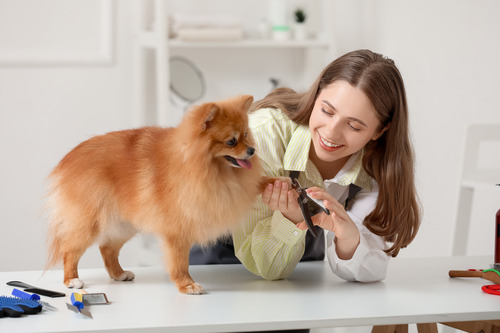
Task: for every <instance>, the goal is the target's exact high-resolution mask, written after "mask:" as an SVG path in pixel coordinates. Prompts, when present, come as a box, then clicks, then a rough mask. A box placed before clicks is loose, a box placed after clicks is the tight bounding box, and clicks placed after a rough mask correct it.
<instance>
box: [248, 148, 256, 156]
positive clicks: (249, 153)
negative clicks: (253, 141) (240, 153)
mask: <svg viewBox="0 0 500 333" xmlns="http://www.w3.org/2000/svg"><path fill="white" fill-rule="evenodd" d="M254 153H255V148H253V147H248V148H247V154H248V156H253V154H254Z"/></svg>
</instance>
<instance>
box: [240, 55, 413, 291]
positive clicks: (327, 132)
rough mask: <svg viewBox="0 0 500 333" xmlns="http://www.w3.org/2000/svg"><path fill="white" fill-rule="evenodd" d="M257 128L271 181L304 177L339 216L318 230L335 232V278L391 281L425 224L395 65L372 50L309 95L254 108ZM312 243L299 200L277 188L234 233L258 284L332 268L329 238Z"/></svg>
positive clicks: (320, 222) (283, 96)
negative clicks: (392, 267) (392, 262)
mask: <svg viewBox="0 0 500 333" xmlns="http://www.w3.org/2000/svg"><path fill="white" fill-rule="evenodd" d="M250 126H251V128H252V132H253V135H254V137H255V140H256V142H257V147H258V153H259V157H260V159H261V160H262V164H263V166H264V168H265V172H266V174H267V175H268V176H271V177H283V176H285V177H288V176H290V173H292V175H293V176H294V177H295V176H297V175H298V181H299V183H300V184H301V185H302V186H303V187H309V189H308V193H309V195H310V196H311V197H313V198H315V199H319V200H321V201H323V202H324V205H325V206H326V208H328V209H329V210H330V212H331V214H330V215H326V214H325V213H320V214H317V215H316V216H314V217H313V222H314V224H315V225H317V226H318V227H320V228H321V229H322V230H327V231H328V235H327V238H326V242H327V244H326V248H327V255H328V261H329V263H330V266H331V268H332V271H333V272H334V273H335V274H337V275H338V276H340V277H341V278H343V279H345V280H348V281H379V280H382V279H384V278H385V275H386V271H387V265H388V262H389V258H390V256H393V257H395V256H396V255H397V254H398V253H399V251H400V249H401V248H404V247H406V246H407V245H408V244H410V242H411V241H412V240H413V239H414V237H415V235H416V233H417V230H418V227H419V223H420V219H419V205H418V202H417V195H416V191H415V184H414V170H413V168H414V157H413V150H412V147H411V144H410V139H409V133H408V132H409V130H408V108H407V103H406V93H405V88H404V84H403V80H402V77H401V74H400V72H399V71H398V69H397V68H396V66H395V64H394V62H393V61H392V60H390V59H388V58H386V57H384V56H382V55H380V54H377V53H374V52H371V51H369V50H358V51H353V52H350V53H347V54H345V55H344V56H342V57H340V58H338V59H336V60H335V61H333V62H332V63H331V64H329V65H328V66H327V67H326V68H325V69H324V70H323V72H322V73H321V75H320V76H319V77H318V79H317V80H316V81H315V82H314V84H313V85H312V86H311V88H310V89H309V90H308V91H306V92H305V93H297V92H295V91H293V90H292V89H288V88H278V89H276V90H274V91H273V92H271V93H270V94H269V95H268V96H266V97H265V98H264V99H262V100H260V101H258V102H256V103H254V105H253V112H252V113H251V114H250ZM353 189H354V190H353ZM349 193H351V194H349ZM308 234H309V232H308V231H307V226H306V225H305V223H304V218H303V216H302V212H301V210H300V207H299V204H298V202H297V193H296V192H295V191H294V190H292V189H291V188H289V185H288V184H287V182H279V181H277V182H275V183H274V184H270V185H269V186H268V187H267V188H266V189H265V191H264V192H263V193H262V198H261V199H259V200H258V202H257V203H256V205H255V208H254V210H253V211H252V212H251V214H249V215H248V217H247V218H246V219H245V221H244V223H243V225H242V227H241V228H240V229H239V230H237V231H235V232H234V233H233V241H234V249H235V254H236V257H237V258H238V259H239V260H240V261H241V262H242V263H243V265H244V266H245V267H246V268H247V269H248V270H249V271H251V272H253V273H254V274H257V275H259V276H261V277H263V278H265V279H269V280H275V279H283V278H286V277H287V276H288V275H290V274H291V273H292V271H293V269H294V268H295V266H296V265H297V263H298V262H299V261H300V260H301V259H303V258H305V259H313V260H314V259H322V258H323V253H324V252H323V251H324V243H323V239H324V237H323V235H322V234H320V236H319V237H317V238H313V237H310V236H308Z"/></svg>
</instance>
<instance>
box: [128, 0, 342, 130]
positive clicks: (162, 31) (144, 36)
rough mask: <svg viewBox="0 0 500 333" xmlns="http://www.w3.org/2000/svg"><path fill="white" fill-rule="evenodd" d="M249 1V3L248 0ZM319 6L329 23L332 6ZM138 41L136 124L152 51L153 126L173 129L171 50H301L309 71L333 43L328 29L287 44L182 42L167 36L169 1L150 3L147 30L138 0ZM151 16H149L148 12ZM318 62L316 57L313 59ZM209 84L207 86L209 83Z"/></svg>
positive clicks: (139, 120)
mask: <svg viewBox="0 0 500 333" xmlns="http://www.w3.org/2000/svg"><path fill="white" fill-rule="evenodd" d="M249 1H250V0H249ZM320 1H321V6H322V12H323V13H325V14H324V15H325V19H324V22H328V19H327V14H326V13H331V10H332V9H331V4H330V1H329V0H320ZM137 5H138V8H137V15H138V20H137V29H136V30H137V31H136V33H137V39H136V47H135V48H136V50H135V52H136V59H137V60H136V61H137V66H136V85H137V86H136V89H135V91H136V93H137V96H136V106H135V109H136V119H135V121H136V123H137V125H143V124H144V113H145V110H146V88H145V87H146V80H147V79H148V78H147V73H146V70H145V68H146V57H145V51H147V50H151V51H153V52H154V59H155V60H154V61H155V64H156V68H155V80H154V88H153V89H154V90H155V92H156V94H155V99H156V101H155V104H156V105H155V110H154V113H155V118H156V125H160V126H172V125H175V124H172V122H171V121H170V119H171V118H173V119H178V118H179V117H178V115H177V117H171V116H172V114H171V112H172V110H173V109H172V107H171V103H170V89H169V87H170V69H169V61H168V60H169V58H170V54H171V50H174V49H193V50H195V49H208V48H209V49H221V50H222V49H227V48H251V49H254V50H258V49H283V48H291V49H302V50H304V51H305V54H306V56H305V61H304V62H305V63H304V70H305V71H308V70H309V69H310V68H311V66H310V65H311V64H312V59H313V58H314V57H315V55H316V54H317V52H318V51H320V52H323V54H326V53H327V51H328V50H329V49H330V48H331V45H332V41H331V38H330V35H331V34H330V33H328V32H329V31H330V30H331V28H326V29H325V30H327V31H326V32H325V33H323V35H324V36H325V37H324V38H322V39H311V40H302V41H298V40H286V41H276V40H271V39H243V40H241V41H236V42H185V41H180V40H175V39H169V38H168V34H167V26H168V22H167V15H166V13H168V8H167V6H168V0H154V2H153V3H152V5H153V6H152V9H151V8H149V10H152V12H153V13H152V15H149V17H152V20H153V21H154V22H155V24H154V29H152V30H150V29H148V28H147V27H149V26H151V24H150V23H151V22H146V19H145V17H146V15H145V10H146V8H145V2H144V1H142V0H138V2H137ZM150 14H151V13H150ZM316 59H317V58H316ZM208 84H209V83H208Z"/></svg>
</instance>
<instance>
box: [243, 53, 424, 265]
mask: <svg viewBox="0 0 500 333" xmlns="http://www.w3.org/2000/svg"><path fill="white" fill-rule="evenodd" d="M338 80H344V81H346V82H348V83H349V84H351V85H352V86H353V87H357V88H358V89H360V90H361V91H363V92H364V93H365V95H366V96H367V97H368V98H369V99H370V101H371V103H372V104H373V106H374V108H375V110H376V113H377V117H378V119H379V120H380V123H381V124H382V127H381V128H380V129H382V128H383V127H385V126H386V125H389V124H390V126H389V128H388V129H387V131H385V132H384V134H383V135H382V136H381V137H380V138H379V139H378V140H375V141H374V140H372V141H370V142H368V143H367V144H366V146H365V147H364V156H363V168H364V169H365V170H366V172H367V173H368V174H369V175H370V176H371V177H373V178H374V179H375V181H376V182H377V183H378V186H379V194H378V199H377V204H376V206H375V209H374V210H373V211H372V212H371V213H370V214H369V215H368V216H367V217H366V218H365V220H364V222H363V223H364V224H365V226H366V227H367V228H368V229H369V230H370V231H371V232H373V233H375V234H377V235H380V236H383V237H384V239H385V240H386V241H388V242H391V243H392V246H391V247H390V248H389V249H387V250H386V252H387V253H388V254H390V255H392V256H393V257H395V256H397V254H398V253H399V250H400V249H401V248H404V247H406V246H407V245H408V244H410V243H411V241H412V240H413V239H414V238H415V236H416V234H417V231H418V228H419V225H420V205H419V203H418V199H417V193H416V189H415V183H414V153H413V148H412V146H411V143H410V137H409V129H408V106H407V102H406V93H405V87H404V83H403V79H402V77H401V73H400V72H399V70H398V69H397V67H396V65H395V64H394V61H393V60H391V59H389V58H387V57H384V56H382V55H381V54H378V53H374V52H372V51H369V50H357V51H353V52H349V53H347V54H345V55H343V56H342V57H340V58H338V59H336V60H334V61H333V62H332V63H330V64H329V65H328V66H327V67H326V68H325V69H324V70H323V72H322V73H321V74H320V75H319V77H318V78H317V79H316V81H315V82H314V83H313V85H312V86H311V87H310V88H309V90H308V91H306V92H304V93H297V92H295V91H294V90H292V89H290V88H278V89H275V90H274V91H272V92H271V93H270V94H269V95H267V96H266V97H265V98H264V99H262V100H260V101H257V102H255V103H254V105H253V106H252V110H256V109H260V108H263V107H274V108H279V109H281V110H283V111H284V112H285V113H286V114H287V115H288V117H289V118H290V119H291V120H293V121H294V122H296V123H298V124H301V125H308V124H309V118H310V116H311V112H312V110H313V107H314V102H315V101H316V98H317V96H318V95H319V93H320V92H321V90H322V89H324V88H326V87H328V86H329V85H330V84H332V83H333V82H335V81H338Z"/></svg>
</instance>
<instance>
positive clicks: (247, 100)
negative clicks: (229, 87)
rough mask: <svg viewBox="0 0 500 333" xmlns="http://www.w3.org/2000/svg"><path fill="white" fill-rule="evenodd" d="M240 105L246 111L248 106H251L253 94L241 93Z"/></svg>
mask: <svg viewBox="0 0 500 333" xmlns="http://www.w3.org/2000/svg"><path fill="white" fill-rule="evenodd" d="M240 98H241V107H242V108H243V110H245V111H248V109H250V107H251V106H252V103H253V96H252V95H241V96H240Z"/></svg>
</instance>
